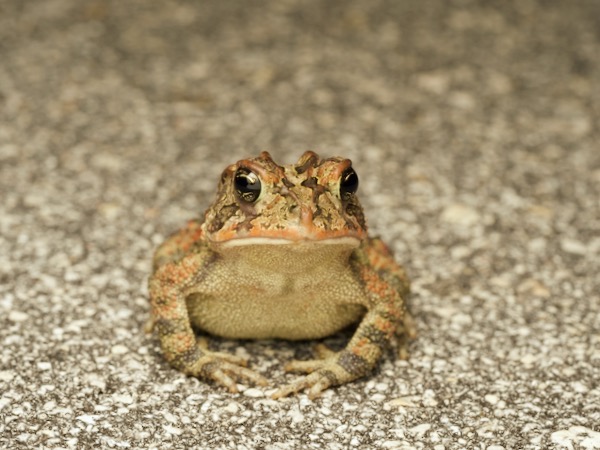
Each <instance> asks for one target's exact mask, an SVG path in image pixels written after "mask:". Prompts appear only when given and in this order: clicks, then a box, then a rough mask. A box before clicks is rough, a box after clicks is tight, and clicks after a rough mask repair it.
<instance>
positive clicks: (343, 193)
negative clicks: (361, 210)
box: [340, 167, 358, 200]
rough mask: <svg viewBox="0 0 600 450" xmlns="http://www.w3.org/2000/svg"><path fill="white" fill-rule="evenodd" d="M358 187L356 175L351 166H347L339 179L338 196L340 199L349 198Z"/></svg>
mask: <svg viewBox="0 0 600 450" xmlns="http://www.w3.org/2000/svg"><path fill="white" fill-rule="evenodd" d="M357 189H358V175H356V172H355V171H354V169H353V168H352V167H348V168H347V169H346V170H344V171H343V172H342V178H341V180H340V197H342V200H347V199H349V198H350V197H351V196H352V194H354V193H355V192H356V190H357Z"/></svg>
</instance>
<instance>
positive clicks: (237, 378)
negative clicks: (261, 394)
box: [183, 339, 268, 393]
mask: <svg viewBox="0 0 600 450" xmlns="http://www.w3.org/2000/svg"><path fill="white" fill-rule="evenodd" d="M198 348H199V349H200V353H201V354H202V356H200V357H199V358H198V359H197V360H196V361H194V362H193V363H191V364H189V365H187V366H186V367H184V368H183V372H185V373H186V374H187V375H191V376H194V377H198V378H203V379H206V380H212V381H214V382H215V383H217V384H219V385H221V386H224V387H226V388H227V389H229V391H230V392H232V393H236V392H238V388H237V384H236V382H242V381H248V382H250V383H253V384H257V385H259V386H266V385H267V384H268V382H267V379H266V378H264V377H263V376H261V375H259V374H257V373H256V372H254V371H253V370H250V369H248V368H247V367H246V366H247V365H248V361H247V360H246V359H245V358H242V357H239V356H235V355H230V354H228V353H221V352H211V351H210V350H208V348H207V343H206V341H205V340H203V339H201V340H200V341H199V342H198Z"/></svg>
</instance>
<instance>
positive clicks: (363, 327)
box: [272, 239, 414, 398]
mask: <svg viewBox="0 0 600 450" xmlns="http://www.w3.org/2000/svg"><path fill="white" fill-rule="evenodd" d="M351 262H352V264H353V265H354V268H355V269H356V273H358V274H359V277H360V279H361V281H362V282H363V283H362V284H363V285H364V289H365V297H366V298H367V301H366V304H367V308H368V312H367V314H366V315H365V316H364V318H363V320H362V321H361V323H360V324H359V326H358V328H357V330H356V332H355V333H354V336H353V337H352V339H351V340H350V342H349V343H348V345H347V346H346V348H345V349H344V350H342V351H340V352H337V353H335V352H332V351H328V350H324V348H323V347H321V348H320V349H319V351H318V353H319V355H318V356H319V357H320V359H316V360H310V361H292V362H291V363H290V364H288V365H287V366H286V368H285V369H286V371H289V372H303V373H308V375H306V376H304V377H301V378H300V379H298V380H296V381H294V382H292V383H290V384H288V385H287V386H284V387H282V388H280V389H278V390H277V391H276V392H275V393H274V394H273V395H272V397H273V398H281V397H285V396H288V395H290V394H293V393H296V392H299V391H301V390H304V389H308V395H309V397H310V398H314V397H317V396H318V395H319V394H320V393H321V392H322V391H324V390H325V389H327V388H328V387H330V386H337V385H341V384H344V383H348V382H350V381H353V380H356V379H357V378H360V377H362V376H364V375H367V374H368V373H370V372H371V371H372V370H373V369H374V368H375V366H376V365H377V362H378V361H379V358H380V357H381V354H382V353H383V351H384V348H385V347H386V346H387V345H388V344H389V342H390V341H391V340H392V339H393V337H394V335H395V334H396V333H397V332H398V331H403V332H404V333H406V334H407V335H409V336H411V335H413V334H414V329H413V327H412V326H410V324H411V323H412V322H410V321H407V318H408V317H409V316H408V313H407V312H406V306H405V301H404V297H405V296H406V295H407V294H408V291H409V282H408V279H407V278H406V274H405V273H404V270H403V269H402V267H401V266H399V265H398V264H397V263H396V262H395V261H394V259H393V257H392V255H391V253H390V252H389V250H388V249H387V247H386V246H385V244H383V242H381V240H379V239H370V240H369V241H367V242H366V243H365V245H363V246H362V247H361V248H360V249H358V250H357V251H356V252H355V254H354V255H353V258H352V261H351Z"/></svg>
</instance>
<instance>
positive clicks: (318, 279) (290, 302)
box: [187, 248, 366, 339]
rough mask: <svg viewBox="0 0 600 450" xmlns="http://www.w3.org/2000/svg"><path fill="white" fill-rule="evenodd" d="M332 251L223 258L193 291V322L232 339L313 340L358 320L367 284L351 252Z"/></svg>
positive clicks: (189, 299) (190, 300) (190, 307)
mask: <svg viewBox="0 0 600 450" xmlns="http://www.w3.org/2000/svg"><path fill="white" fill-rule="evenodd" d="M276 250H277V251H279V250H282V249H279V248H278V249H276ZM289 250H292V249H289ZM329 250H330V252H329V253H327V252H318V253H316V254H315V253H314V252H305V253H300V254H299V253H298V252H297V251H296V252H292V251H290V252H289V253H288V256H290V257H288V258H285V257H282V256H284V255H282V254H279V255H277V254H275V256H276V257H278V258H277V259H278V260H277V261H275V260H273V261H266V260H265V259H259V260H257V259H256V258H253V257H250V258H248V255H247V254H246V255H236V256H238V257H237V258H233V259H232V258H230V257H228V258H222V259H220V260H218V261H217V262H216V263H214V264H213V265H212V266H211V267H210V268H208V269H207V271H206V273H205V274H204V275H203V277H202V279H200V280H199V282H198V283H197V285H196V286H194V287H193V288H192V289H190V291H189V295H188V297H187V306H188V312H189V316H190V320H191V322H192V324H193V325H194V326H196V327H198V328H200V329H202V330H204V331H207V332H209V333H212V334H216V335H220V336H224V337H228V338H245V339H265V338H283V339H312V338H319V337H323V336H327V335H330V334H332V333H335V332H336V331H338V330H339V329H341V328H344V327H345V326H347V325H349V324H351V323H353V322H356V321H357V320H358V319H360V317H361V316H362V315H363V314H364V312H365V310H366V295H365V294H364V289H363V286H362V283H361V282H360V279H359V278H358V277H357V275H356V274H355V272H354V271H353V270H352V268H351V266H350V265H349V264H348V257H347V256H348V255H340V254H339V253H340V252H339V249H336V248H331V249H329ZM336 251H337V254H336ZM272 253H273V252H271V253H268V252H267V253H264V254H263V256H264V257H266V258H269V257H273V254H272ZM228 256H231V255H228Z"/></svg>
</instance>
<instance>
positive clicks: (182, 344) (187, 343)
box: [165, 332, 196, 354]
mask: <svg viewBox="0 0 600 450" xmlns="http://www.w3.org/2000/svg"><path fill="white" fill-rule="evenodd" d="M165 343H166V344H167V345H168V347H169V350H170V351H171V352H172V353H177V354H178V353H183V352H185V351H187V350H189V349H190V347H192V346H193V345H195V344H196V339H195V337H194V335H193V334H192V333H186V332H182V333H174V334H171V335H169V336H167V337H165Z"/></svg>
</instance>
